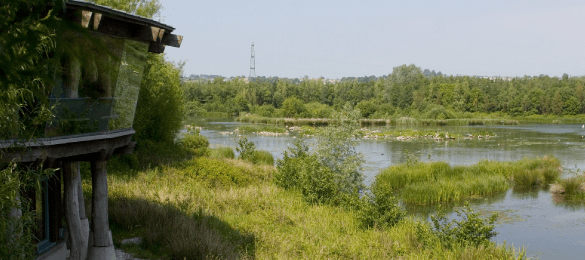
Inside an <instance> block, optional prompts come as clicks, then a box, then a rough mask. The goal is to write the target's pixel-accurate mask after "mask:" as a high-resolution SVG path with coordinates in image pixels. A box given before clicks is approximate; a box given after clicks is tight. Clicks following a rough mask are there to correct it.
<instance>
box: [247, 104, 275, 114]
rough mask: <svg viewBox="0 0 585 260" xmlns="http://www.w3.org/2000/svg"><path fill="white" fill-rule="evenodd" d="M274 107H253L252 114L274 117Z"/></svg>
mask: <svg viewBox="0 0 585 260" xmlns="http://www.w3.org/2000/svg"><path fill="white" fill-rule="evenodd" d="M274 110H275V108H274V106H272V105H262V106H254V107H252V111H251V112H252V113H253V114H257V115H260V116H264V117H272V116H273V114H274Z"/></svg>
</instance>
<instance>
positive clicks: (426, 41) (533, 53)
mask: <svg viewBox="0 0 585 260" xmlns="http://www.w3.org/2000/svg"><path fill="white" fill-rule="evenodd" d="M161 3H162V5H163V6H164V9H163V10H162V11H161V17H160V18H161V19H162V22H163V23H166V24H169V25H171V26H173V27H175V31H174V32H173V33H174V34H177V35H182V36H184V39H183V43H182V45H181V48H178V49H177V48H173V47H168V48H166V50H165V53H166V57H167V58H168V59H169V60H172V61H175V62H179V61H184V62H186V63H185V67H184V75H185V76H189V75H191V74H195V75H198V74H214V75H222V76H226V77H230V76H248V75H249V73H250V56H251V44H252V42H253V43H254V48H255V63H256V64H255V67H256V75H257V76H266V77H269V76H278V77H288V78H297V77H304V76H309V77H310V78H316V77H325V78H331V79H336V78H339V79H340V78H342V77H360V76H370V75H375V76H382V75H388V74H389V73H391V72H392V68H394V67H397V66H400V65H403V64H407V65H409V64H415V65H416V66H417V67H420V68H421V69H423V70H424V69H430V70H435V71H437V72H438V71H441V72H442V73H443V74H448V75H451V74H452V75H482V76H524V75H528V76H537V75H540V74H546V75H549V76H559V77H560V76H562V75H563V73H567V74H569V75H570V76H582V75H585V33H584V32H585V28H584V27H585V15H584V14H585V1H582V0H580V1H569V0H555V1H541V0H531V1H526V0H491V1H469V0H465V1H456V0H453V1H443V0H435V1H416V0H411V1H389V0H386V1H368V0H363V1H345V0H336V1H319V0H312V1H305V0H294V1H279V0H271V1H255V0H248V1H241V0H237V1H223V0H214V1H192V0H161Z"/></svg>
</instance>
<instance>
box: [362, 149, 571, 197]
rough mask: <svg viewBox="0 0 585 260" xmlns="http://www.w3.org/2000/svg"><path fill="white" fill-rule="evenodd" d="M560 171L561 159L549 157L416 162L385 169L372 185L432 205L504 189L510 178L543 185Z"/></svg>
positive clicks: (528, 184) (518, 182) (516, 182)
mask: <svg viewBox="0 0 585 260" xmlns="http://www.w3.org/2000/svg"><path fill="white" fill-rule="evenodd" d="M560 173H561V168H560V162H559V160H558V159H556V158H554V157H549V156H545V157H543V158H540V159H523V160H520V161H517V162H490V161H481V162H479V163H477V164H475V165H471V166H455V167H451V166H450V165H448V164H447V163H445V162H430V163H421V162H416V163H414V164H399V165H395V166H391V167H389V168H387V169H384V170H382V171H381V172H380V173H379V174H378V175H377V176H376V180H375V182H374V184H373V185H374V187H376V186H384V187H386V188H387V189H391V190H393V191H396V192H398V193H399V197H400V198H401V199H402V200H403V201H404V202H406V203H413V204H433V203H443V202H453V201H461V200H464V199H468V198H480V197H482V196H485V195H489V194H495V193H499V192H503V191H506V190H508V189H509V188H510V184H509V182H508V180H513V185H514V186H516V187H534V186H539V185H544V184H548V183H551V182H553V181H555V180H556V179H558V176H559V175H560Z"/></svg>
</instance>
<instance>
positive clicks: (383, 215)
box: [355, 193, 406, 228]
mask: <svg viewBox="0 0 585 260" xmlns="http://www.w3.org/2000/svg"><path fill="white" fill-rule="evenodd" d="M356 206H357V207H355V208H356V209H357V210H356V214H357V219H358V220H359V221H360V223H361V224H362V226H363V227H366V228H371V227H381V228H383V227H393V226H395V225H396V224H398V222H400V220H402V219H403V218H404V217H405V216H406V212H405V211H404V209H402V207H400V205H398V200H397V199H396V198H395V197H394V196H393V195H391V194H378V195H376V194H375V193H373V194H367V195H366V196H364V197H363V198H361V199H360V200H359V203H358V205H356Z"/></svg>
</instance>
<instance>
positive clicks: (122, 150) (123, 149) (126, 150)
mask: <svg viewBox="0 0 585 260" xmlns="http://www.w3.org/2000/svg"><path fill="white" fill-rule="evenodd" d="M134 148H136V141H134V142H131V143H130V144H129V145H126V146H123V147H119V148H116V150H114V154H131V153H132V152H134Z"/></svg>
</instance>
